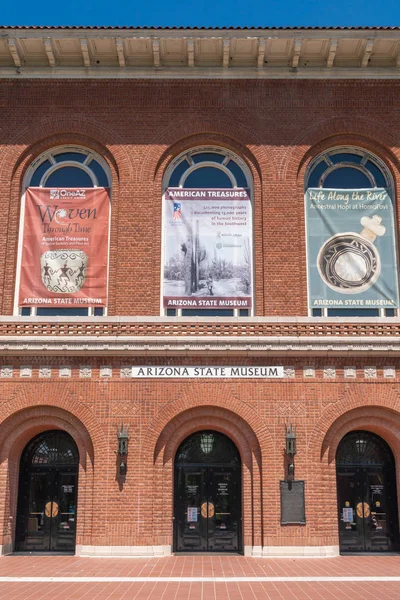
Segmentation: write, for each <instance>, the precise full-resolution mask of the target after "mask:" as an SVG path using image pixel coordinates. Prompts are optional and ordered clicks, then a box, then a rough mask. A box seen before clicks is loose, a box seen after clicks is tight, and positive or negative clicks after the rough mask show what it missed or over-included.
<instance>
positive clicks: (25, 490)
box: [19, 472, 53, 551]
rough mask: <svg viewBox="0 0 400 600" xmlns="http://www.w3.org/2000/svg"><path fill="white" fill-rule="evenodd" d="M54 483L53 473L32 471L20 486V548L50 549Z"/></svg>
mask: <svg viewBox="0 0 400 600" xmlns="http://www.w3.org/2000/svg"><path fill="white" fill-rule="evenodd" d="M52 484H53V474H52V473H49V472H48V473H43V472H42V473H30V474H27V477H26V479H25V481H24V482H23V485H22V486H21V487H20V498H19V502H20V505H22V506H23V508H24V510H23V514H21V516H20V522H19V550H42V551H46V550H49V547H50V534H51V519H50V518H49V516H48V514H49V510H50V509H51V490H52Z"/></svg>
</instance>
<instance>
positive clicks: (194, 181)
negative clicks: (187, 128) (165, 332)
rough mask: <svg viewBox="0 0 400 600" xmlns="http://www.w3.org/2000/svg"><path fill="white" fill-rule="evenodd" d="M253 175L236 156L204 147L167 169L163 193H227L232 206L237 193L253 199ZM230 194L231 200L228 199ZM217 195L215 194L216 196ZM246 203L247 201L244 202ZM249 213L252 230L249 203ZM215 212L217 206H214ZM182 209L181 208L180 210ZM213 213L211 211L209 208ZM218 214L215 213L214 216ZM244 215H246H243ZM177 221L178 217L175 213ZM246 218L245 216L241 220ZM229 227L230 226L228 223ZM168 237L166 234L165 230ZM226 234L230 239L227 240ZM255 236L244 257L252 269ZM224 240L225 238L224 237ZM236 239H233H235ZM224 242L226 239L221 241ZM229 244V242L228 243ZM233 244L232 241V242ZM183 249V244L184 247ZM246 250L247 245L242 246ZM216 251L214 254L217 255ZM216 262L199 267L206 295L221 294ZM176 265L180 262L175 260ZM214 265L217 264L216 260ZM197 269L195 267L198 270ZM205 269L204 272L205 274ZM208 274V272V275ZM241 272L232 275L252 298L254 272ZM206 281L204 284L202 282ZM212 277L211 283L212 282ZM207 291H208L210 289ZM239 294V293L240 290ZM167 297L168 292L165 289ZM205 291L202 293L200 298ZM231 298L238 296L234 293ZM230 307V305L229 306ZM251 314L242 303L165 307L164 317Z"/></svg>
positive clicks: (248, 220)
mask: <svg viewBox="0 0 400 600" xmlns="http://www.w3.org/2000/svg"><path fill="white" fill-rule="evenodd" d="M252 187H253V186H252V176H251V173H250V170H249V168H248V167H247V165H246V163H245V162H244V161H243V160H242V159H241V158H239V157H238V156H236V155H235V154H234V153H232V152H230V151H228V150H226V149H223V148H218V147H202V148H195V149H191V150H189V151H186V152H184V153H183V154H181V155H180V156H178V157H177V158H176V159H175V160H174V161H173V162H172V163H171V164H170V166H169V167H168V169H167V171H166V173H165V177H164V186H163V191H164V194H165V193H166V191H167V190H168V189H169V188H174V189H181V190H191V191H192V192H195V191H196V190H199V191H200V190H203V191H204V190H214V191H216V190H219V189H220V190H224V192H221V197H222V194H225V195H226V202H225V204H229V200H230V197H231V198H232V197H233V196H234V194H236V195H237V196H239V194H243V196H245V192H244V191H240V190H247V192H246V196H247V197H248V198H249V199H251V198H252ZM229 190H232V192H229ZM229 194H231V195H230V197H229ZM215 195H216V194H215ZM244 202H245V200H244ZM178 205H179V206H180V204H179V202H178V203H176V206H178ZM248 207H249V209H248V211H247V217H246V218H247V221H246V225H248V226H250V227H252V224H251V202H249V203H248ZM214 209H216V207H215V206H214ZM179 210H180V209H179ZM210 210H212V209H210ZM227 210H228V209H227ZM215 214H216V213H215ZM243 215H244V213H243ZM226 216H227V218H232V217H233V213H232V215H231V216H229V215H228V213H227V214H226ZM174 218H175V214H174ZM242 218H243V217H242ZM164 219H165V211H164ZM226 224H228V223H226ZM164 234H165V231H164ZM228 237H229V236H228V234H227V238H228ZM251 238H252V234H251V236H249V240H248V242H246V247H245V250H244V252H245V254H246V261H247V264H248V266H249V270H250V269H252V265H251V258H252V257H251V253H252V239H251ZM221 239H222V238H221ZM232 239H233V238H232ZM238 239H239V236H238V237H237V238H236V241H237V240H238ZM222 241H224V240H222ZM226 241H228V240H226ZM231 241H232V240H231ZM183 246H184V244H183ZM221 246H222V242H221V243H220V244H216V247H217V248H218V247H221ZM243 247H244V246H243ZM197 252H198V253H199V252H200V253H201V248H200V249H199V248H197ZM215 252H216V250H215V248H214V255H215ZM214 258H215V260H217V258H216V257H215V256H214V257H210V256H209V257H208V263H207V265H208V266H207V268H204V267H202V266H201V265H200V267H198V268H197V270H198V272H199V273H200V275H199V273H197V275H196V276H197V278H199V277H200V283H199V286H200V287H201V286H203V290H204V294H205V295H210V294H211V295H214V296H217V294H218V285H219V281H221V279H218V278H219V277H220V274H219V275H216V274H215V273H214V274H213V273H211V274H210V272H211V270H212V267H210V264H211V262H212V259H214ZM176 262H177V261H176ZM214 263H215V261H214ZM174 267H175V268H176V269H178V268H179V267H178V266H177V265H176V264H175V263H174ZM195 269H196V268H195ZM202 270H203V271H204V273H202ZM206 271H207V273H206ZM237 271H238V272H235V273H234V274H233V273H232V275H231V279H234V275H236V279H238V278H239V279H240V277H242V281H241V282H240V284H239V285H240V286H241V287H242V291H243V293H245V290H246V289H247V290H248V293H249V295H252V291H250V287H251V280H252V273H250V272H249V274H248V275H246V274H245V273H244V271H245V268H243V269H242V275H241V274H240V273H239V271H240V269H237ZM201 278H203V281H201ZM211 278H212V283H210V281H211ZM164 285H165V279H164ZM207 288H208V289H207ZM239 293H240V291H239ZM164 294H165V290H164ZM202 294H203V292H201V291H200V295H202ZM232 295H235V292H233V294H232ZM226 305H227V304H226ZM250 313H251V310H250V308H241V307H240V304H237V308H222V307H221V306H215V307H213V308H210V307H207V308H202V307H200V306H197V307H196V308H191V307H190V304H189V306H188V307H186V308H185V307H181V308H178V309H175V308H165V307H164V314H167V315H168V316H176V315H178V316H207V317H210V316H234V315H235V316H248V315H249V314H250Z"/></svg>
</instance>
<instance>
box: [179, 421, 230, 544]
mask: <svg viewBox="0 0 400 600" xmlns="http://www.w3.org/2000/svg"><path fill="white" fill-rule="evenodd" d="M241 495H242V489H241V460H240V455H239V452H238V449H237V448H236V446H235V444H234V443H233V442H232V440H230V439H229V438H228V437H227V436H226V435H223V434H222V433H219V432H217V431H200V432H198V433H195V434H193V435H191V436H189V437H188V438H186V439H185V440H184V441H183V442H182V444H181V445H180V446H179V448H178V451H177V453H176V456H175V506H174V525H175V526H174V550H175V551H178V552H179V551H184V552H196V551H197V552H240V551H241V550H242V510H241V504H242V503H241Z"/></svg>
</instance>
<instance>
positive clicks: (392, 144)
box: [278, 116, 400, 180]
mask: <svg viewBox="0 0 400 600" xmlns="http://www.w3.org/2000/svg"><path fill="white" fill-rule="evenodd" d="M366 132H367V134H366ZM335 137H336V138H338V139H341V142H340V144H338V145H341V144H343V143H345V144H349V143H350V142H349V140H350V139H353V140H358V142H355V141H353V143H358V144H360V143H361V142H362V141H364V143H366V144H368V145H369V147H368V148H367V149H371V152H374V153H376V152H377V144H378V146H380V147H381V148H382V149H389V148H393V156H400V152H399V151H396V150H395V148H396V146H397V145H398V144H397V137H396V136H395V134H394V133H393V131H390V130H389V129H388V128H387V127H386V126H385V124H384V123H382V122H381V121H380V120H379V119H373V118H371V117H355V118H350V117H347V116H346V117H343V116H340V117H338V116H334V117H331V118H328V119H326V118H324V119H321V120H320V121H317V122H314V123H313V124H312V125H311V126H310V127H308V128H307V129H305V130H303V131H302V132H301V134H300V135H298V136H297V137H296V138H294V139H293V140H292V141H291V144H290V147H289V148H288V150H287V151H286V152H285V154H284V156H283V157H282V160H281V162H280V164H279V167H278V173H279V178H280V179H284V180H287V179H291V180H295V179H296V178H297V177H298V176H299V172H300V168H301V165H302V164H303V162H304V158H305V156H306V155H307V153H308V152H309V151H310V149H311V148H313V147H315V148H318V145H319V144H324V143H325V142H326V143H327V144H328V145H327V146H326V148H328V147H329V146H332V145H336V143H337V142H336V143H335V142H334V141H333V140H334V138H335ZM320 151H322V150H320ZM378 152H379V150H378ZM317 153H318V152H317ZM316 155H317V154H314V155H313V156H316ZM378 156H379V154H378ZM382 158H383V157H382Z"/></svg>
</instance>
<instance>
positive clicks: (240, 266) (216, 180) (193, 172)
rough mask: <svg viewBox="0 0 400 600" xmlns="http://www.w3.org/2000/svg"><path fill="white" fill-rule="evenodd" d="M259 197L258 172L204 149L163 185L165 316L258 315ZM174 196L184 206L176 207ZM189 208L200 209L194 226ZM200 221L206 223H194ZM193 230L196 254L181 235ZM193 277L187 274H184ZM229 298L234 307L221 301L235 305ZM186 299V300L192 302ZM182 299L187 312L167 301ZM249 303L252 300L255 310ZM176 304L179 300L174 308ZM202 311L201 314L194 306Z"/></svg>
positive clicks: (177, 164) (172, 168)
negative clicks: (255, 214) (255, 207)
mask: <svg viewBox="0 0 400 600" xmlns="http://www.w3.org/2000/svg"><path fill="white" fill-rule="evenodd" d="M252 195H253V180H252V176H251V172H250V169H249V168H248V166H247V165H246V163H245V162H244V160H243V159H241V158H240V157H239V156H237V155H236V154H234V153H233V152H231V151H229V150H226V149H224V148H220V147H208V146H207V147H200V148H199V147H198V148H194V149H191V150H188V151H186V152H184V153H182V154H181V155H179V156H178V157H177V158H175V159H174V160H173V161H172V162H171V164H170V165H169V167H168V169H167V170H166V173H165V176H164V180H163V199H164V201H163V225H164V227H163V263H164V272H163V274H162V281H161V286H162V290H163V293H162V302H161V314H165V315H167V316H184V317H190V316H204V317H212V316H249V315H251V314H254V308H253V306H254V301H253V256H252V253H253V250H252V247H253V239H252V237H253V230H252V227H253V226H252ZM172 196H173V197H174V199H175V200H176V201H172V200H171V198H172ZM189 196H190V203H189V204H188V197H189ZM201 197H203V198H204V206H203V208H201V206H200V202H201V201H203V198H201ZM199 198H200V200H199ZM182 199H183V200H182ZM168 200H170V208H168ZM195 202H197V205H196V207H195ZM188 206H191V207H193V208H190V211H191V213H192V217H191V219H192V220H191V221H190V224H189V221H185V218H186V215H187V212H188ZM224 207H226V210H225V209H224ZM203 209H204V210H203ZM207 209H208V210H207ZM202 210H203V212H201V211H202ZM171 211H172V212H171ZM185 212H186V215H185ZM200 213H201V214H200ZM195 214H197V215H199V217H198V218H196V217H195V216H193V215H195ZM213 219H214V220H213ZM223 219H225V221H223ZM240 219H242V221H240ZM168 220H169V222H170V225H171V227H170V230H169V235H170V238H169V239H170V242H169V241H168V237H167V236H168V233H166V226H167V223H168ZM240 224H242V230H241V228H240V227H241V225H240ZM211 225H215V235H214V233H213V232H211V233H210V229H211ZM236 225H237V227H236V228H235V226H236ZM185 226H186V230H185V235H187V234H188V230H187V228H189V229H190V231H191V233H190V237H191V241H190V245H191V246H192V248H191V249H189V243H188V242H187V240H185V239H183V238H182V239H180V237H179V236H182V229H180V227H181V228H184V227H185ZM167 227H168V226H167ZM172 227H175V230H173V229H171V228H172ZM207 227H208V231H207ZM175 233H176V236H175ZM218 236H219V237H218ZM211 238H215V239H211ZM217 238H218V239H217ZM174 243H175V244H176V247H175V248H174V251H171V252H170V248H169V244H174ZM229 247H230V248H231V256H229ZM189 254H191V258H190V260H191V264H192V267H191V274H190V275H189V277H190V278H191V281H189V282H188V281H187V279H188V276H187V268H186V267H185V261H186V263H187V260H188V255H189ZM185 270H186V273H183V271H185ZM185 279H186V280H185ZM184 280H185V281H184ZM188 286H189V287H190V290H188ZM184 287H185V290H184V291H183V288H184ZM229 290H231V298H230V299H229V300H228V299H227V300H226V301H225V300H224V299H223V298H222V299H221V298H219V296H220V295H221V294H225V296H224V298H225V297H228V296H229V293H230V291H229ZM182 294H185V299H184V300H183V299H182V298H183V296H182ZM180 295H181V300H180V301H181V303H182V305H181V306H177V307H176V308H175V307H170V306H166V301H165V298H166V297H167V298H169V297H171V298H177V297H179V296H180ZM217 297H218V298H219V299H218V300H217ZM245 297H248V298H251V300H248V301H247V306H246V301H245V300H244V298H245ZM174 301H175V300H171V303H172V302H174ZM176 302H178V301H176ZM195 303H197V306H193V304H195ZM229 303H230V304H229ZM213 304H214V305H213Z"/></svg>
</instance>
